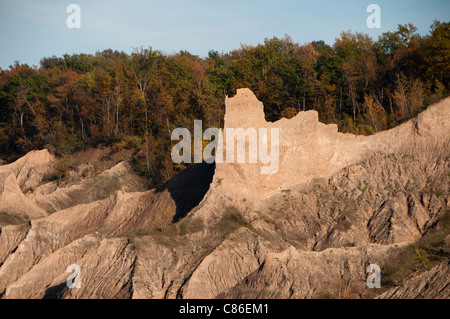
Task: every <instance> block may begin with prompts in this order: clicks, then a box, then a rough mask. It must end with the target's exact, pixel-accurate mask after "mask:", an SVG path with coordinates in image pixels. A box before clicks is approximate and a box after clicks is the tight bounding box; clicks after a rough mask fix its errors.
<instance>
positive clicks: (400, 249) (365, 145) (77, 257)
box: [0, 89, 450, 298]
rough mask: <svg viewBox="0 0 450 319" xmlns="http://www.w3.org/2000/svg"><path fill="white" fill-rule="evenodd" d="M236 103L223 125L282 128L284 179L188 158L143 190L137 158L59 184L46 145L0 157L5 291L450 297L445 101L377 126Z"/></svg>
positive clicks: (0, 290)
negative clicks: (75, 282)
mask: <svg viewBox="0 0 450 319" xmlns="http://www.w3.org/2000/svg"><path fill="white" fill-rule="evenodd" d="M226 105H227V112H226V119H225V125H226V127H243V128H246V127H255V128H259V127H269V128H270V127H272V126H277V127H279V128H280V144H281V145H280V165H279V170H278V173H277V174H273V175H261V174H260V171H259V168H258V164H225V163H223V164H217V165H215V164H205V163H203V164H193V165H191V166H189V167H188V168H187V169H186V170H185V171H183V172H181V173H179V174H177V175H175V176H174V177H173V178H172V179H171V180H170V181H168V182H167V183H166V184H164V185H161V187H159V188H157V189H153V190H145V186H144V183H143V181H142V179H141V178H140V177H139V176H137V175H136V174H135V173H134V172H133V170H132V169H131V166H130V163H129V161H128V160H123V161H118V162H117V163H116V162H114V163H112V164H111V165H109V166H106V167H103V169H102V170H100V171H98V172H97V171H95V170H91V173H89V174H84V173H83V171H85V169H86V168H89V167H92V166H93V163H95V162H100V160H99V158H100V157H96V158H90V159H86V158H84V159H83V161H80V162H79V163H74V164H73V167H72V168H71V170H70V174H69V175H70V176H69V177H70V178H69V179H68V180H67V181H64V182H61V183H60V182H59V181H57V180H49V179H48V178H46V176H47V175H48V174H49V173H51V172H52V170H54V168H55V165H57V164H58V162H59V160H58V159H56V158H54V157H53V156H51V155H50V154H49V153H48V151H46V150H42V151H35V152H30V153H29V154H27V155H26V156H25V157H23V158H21V159H19V160H18V161H17V162H15V163H12V164H9V165H4V166H2V167H0V207H1V210H0V222H1V223H0V296H1V297H2V298H348V297H351V298H376V297H378V298H449V297H450V289H449V278H450V276H449V274H450V273H449V271H450V270H449V267H448V265H449V252H450V205H449V189H450V185H449V177H450V167H449V156H450V148H449V105H450V99H446V100H443V101H441V102H439V103H437V104H435V105H432V106H430V107H429V108H428V109H427V110H426V111H425V112H423V113H421V114H420V115H419V116H418V117H417V118H414V119H412V120H411V121H409V122H407V123H405V124H403V125H401V126H399V127H397V128H395V129H393V130H390V131H386V132H382V133H377V134H375V135H373V136H370V137H362V136H353V135H350V134H341V133H338V132H337V131H336V127H335V126H334V125H324V124H322V123H319V122H318V121H317V113H315V112H313V111H308V112H301V113H299V115H297V116H296V117H295V118H293V119H291V120H286V119H282V120H280V121H278V122H275V123H267V122H266V121H265V120H264V114H263V106H262V104H261V103H260V102H259V101H258V100H257V99H256V98H255V97H254V95H253V94H252V93H251V92H250V91H249V90H247V89H243V90H238V92H237V94H236V96H235V97H233V98H230V99H228V100H227V103H226ZM95 151H97V150H95ZM75 157H76V156H75ZM306 164H308V165H306ZM71 264H76V265H78V266H79V267H80V270H81V272H80V276H81V287H80V288H72V289H70V288H69V287H68V286H67V282H66V281H67V278H68V277H69V275H70V273H68V272H66V269H67V267H68V266H69V265H71ZM369 264H377V265H379V266H380V268H381V270H382V274H381V276H382V277H381V288H379V289H369V288H368V287H367V285H366V276H367V274H366V272H365V271H366V267H367V266H368V265H369Z"/></svg>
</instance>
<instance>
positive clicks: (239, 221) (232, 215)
mask: <svg viewBox="0 0 450 319" xmlns="http://www.w3.org/2000/svg"><path fill="white" fill-rule="evenodd" d="M249 226H250V225H249V224H248V222H247V221H246V219H245V218H244V216H243V215H242V213H241V212H240V211H239V210H238V209H237V208H236V207H234V206H228V207H227V208H226V209H225V212H224V214H223V215H222V217H221V218H220V220H219V221H218V222H217V223H216V224H215V225H214V226H213V230H214V231H216V232H218V233H221V234H224V235H227V234H230V233H232V232H233V231H235V230H237V229H238V228H240V227H249Z"/></svg>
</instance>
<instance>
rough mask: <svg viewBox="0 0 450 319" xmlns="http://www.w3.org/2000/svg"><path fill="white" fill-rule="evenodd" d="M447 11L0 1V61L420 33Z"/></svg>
mask: <svg viewBox="0 0 450 319" xmlns="http://www.w3.org/2000/svg"><path fill="white" fill-rule="evenodd" d="M372 3H373V4H377V5H379V7H380V9H381V15H380V18H381V28H372V29H371V28H368V26H367V24H366V20H367V18H368V17H369V15H370V14H371V13H370V12H369V13H368V12H367V11H366V9H367V6H368V5H370V4H372ZM70 4H77V5H79V7H80V9H81V14H80V26H81V27H80V28H72V29H71V28H68V27H67V24H66V20H67V18H68V17H69V16H70V15H71V13H70V12H69V13H67V12H66V9H67V6H69V5H70ZM449 18H450V1H449V0H429V1H424V0H407V1H406V0H397V1H387V0H369V1H364V0H349V1H336V0H313V1H302V0H297V1H294V0H260V1H256V0H221V1H215V0H160V1H153V0H147V1H145V0H122V1H117V0H68V1H62V0H0V67H1V68H2V69H7V68H8V67H9V66H10V65H12V64H13V63H14V61H20V62H21V63H27V64H29V65H30V66H31V65H37V66H39V61H40V60H41V59H42V58H43V57H49V56H53V55H55V56H58V57H59V56H62V55H64V54H65V53H69V54H73V53H92V54H93V53H95V52H97V51H102V50H105V49H113V50H119V51H125V52H127V53H130V52H132V50H133V48H137V47H140V46H144V47H149V46H151V47H152V48H154V49H156V50H160V51H162V52H164V53H167V54H171V53H176V52H179V51H180V50H187V51H189V52H191V53H193V54H197V55H199V56H207V54H208V51H209V50H216V51H219V52H229V51H231V50H234V49H238V48H239V47H240V45H241V44H248V45H256V44H258V43H262V42H264V39H265V38H272V37H274V36H276V37H279V38H282V37H284V35H285V34H288V35H289V36H290V37H291V38H292V40H293V41H295V42H298V43H300V44H303V43H307V42H311V41H316V40H324V41H325V42H326V43H328V44H333V42H334V40H335V38H336V37H339V34H340V32H342V31H347V30H351V31H353V32H363V33H367V34H369V35H370V36H371V37H372V38H374V39H377V38H378V36H379V35H380V34H382V33H383V32H387V31H395V30H396V28H397V25H398V24H404V23H408V22H411V23H413V24H414V25H415V26H416V27H417V28H418V32H419V33H420V34H422V35H425V34H427V33H428V32H429V28H430V25H431V24H432V23H433V20H435V19H437V20H440V21H449V20H450V19H449Z"/></svg>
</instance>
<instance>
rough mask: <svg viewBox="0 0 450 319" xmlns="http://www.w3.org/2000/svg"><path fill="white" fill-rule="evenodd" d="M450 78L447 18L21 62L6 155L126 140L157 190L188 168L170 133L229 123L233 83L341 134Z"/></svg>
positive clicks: (13, 71)
mask: <svg viewBox="0 0 450 319" xmlns="http://www.w3.org/2000/svg"><path fill="white" fill-rule="evenodd" d="M449 81H450V22H439V21H434V23H433V24H432V25H431V27H430V30H429V32H428V34H427V35H425V36H422V35H420V34H419V33H418V32H417V28H416V27H415V26H414V25H413V24H410V23H408V24H405V25H398V28H397V30H395V31H390V32H385V33H383V34H382V35H381V36H379V38H378V39H377V40H373V39H372V38H371V37H369V36H368V35H366V34H363V33H358V32H351V31H344V32H342V33H341V34H340V36H339V37H338V38H336V39H335V42H334V43H333V44H332V45H328V44H326V43H325V42H324V41H313V42H311V43H304V44H299V43H295V42H293V41H292V39H291V38H290V37H289V36H288V35H286V36H285V37H284V38H281V39H280V38H276V37H274V38H266V39H265V40H264V43H260V44H258V45H245V44H242V45H241V47H240V48H239V49H235V50H233V51H230V52H227V53H223V52H222V53H219V52H217V51H214V50H211V51H209V53H208V56H207V57H199V56H196V55H193V54H191V53H189V52H187V51H180V52H178V53H176V54H166V53H164V52H161V51H158V50H157V49H154V48H152V47H144V46H143V47H140V48H136V49H134V50H133V52H132V53H131V54H127V53H125V52H119V51H113V50H111V49H109V50H104V51H101V52H97V53H95V54H72V55H70V54H65V55H64V56H62V57H56V56H52V57H45V58H43V59H42V60H41V62H40V66H39V67H31V66H29V65H27V64H21V63H20V62H15V63H14V65H11V66H10V67H9V69H7V70H1V69H0V158H3V159H4V160H5V161H7V162H9V161H13V160H15V159H17V158H18V157H19V156H22V155H23V154H25V153H27V152H29V151H31V150H36V149H42V148H47V149H48V150H49V151H51V152H52V153H53V154H55V155H56V156H59V157H62V156H68V155H70V154H73V153H74V152H77V151H79V150H83V149H87V148H90V147H98V146H99V145H107V146H110V147H112V148H113V149H121V148H130V149H133V150H135V152H134V156H133V165H134V168H135V170H136V171H137V172H138V173H139V174H140V175H142V176H145V177H146V178H148V180H149V185H150V186H152V187H153V186H156V185H159V184H161V183H162V182H165V181H167V180H168V179H169V178H170V177H171V176H173V174H175V173H176V172H179V171H180V170H182V169H183V168H184V167H185V166H184V165H182V164H178V165H177V164H174V163H173V162H172V160H171V158H170V150H171V147H172V146H173V144H174V141H172V140H171V131H172V130H173V129H175V128H177V127H186V128H188V129H190V130H193V124H194V120H196V119H200V120H203V124H204V126H207V127H223V117H224V107H225V105H224V101H225V96H226V95H228V96H233V95H234V94H235V92H236V89H238V88H242V87H247V88H250V89H251V90H252V91H253V92H254V93H255V95H256V96H257V97H258V99H259V100H260V101H262V102H263V103H264V108H265V114H266V119H267V120H268V121H276V120H278V119H280V118H282V117H286V118H291V117H293V116H295V115H296V114H297V113H298V112H299V111H305V110H311V109H314V110H317V111H318V113H319V119H320V121H321V122H323V123H336V124H337V125H338V128H339V131H341V132H350V133H354V134H364V135H370V134H374V133H375V132H378V131H382V130H386V129H389V128H392V127H394V126H396V125H398V124H400V123H402V122H404V121H406V120H408V119H410V118H412V117H414V116H415V115H417V114H418V113H419V112H421V111H423V110H424V109H425V108H426V107H427V106H428V105H430V104H432V103H435V102H437V101H439V100H440V99H442V98H444V97H446V96H448V95H449V91H450V84H449V83H450V82H449Z"/></svg>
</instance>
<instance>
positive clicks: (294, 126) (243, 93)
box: [215, 89, 450, 200]
mask: <svg viewBox="0 0 450 319" xmlns="http://www.w3.org/2000/svg"><path fill="white" fill-rule="evenodd" d="M224 122H225V125H224V128H225V131H226V129H228V128H235V129H236V128H243V129H244V130H247V129H249V128H254V129H256V130H257V131H258V129H259V128H266V129H268V130H269V131H270V130H271V129H273V128H276V129H278V130H279V165H278V171H277V172H275V173H273V174H266V175H265V174H261V167H264V166H267V165H264V164H262V163H261V162H260V161H258V162H257V163H255V164H252V163H248V160H247V161H246V163H244V164H237V155H236V154H235V160H234V162H235V163H234V164H230V163H222V164H218V165H217V172H216V175H215V179H216V180H217V179H220V180H221V184H223V187H224V188H226V192H227V193H234V194H236V195H237V194H242V193H245V194H246V195H248V196H247V198H253V197H254V198H255V199H256V200H259V198H260V197H264V196H268V195H272V194H274V193H276V192H278V191H279V189H280V187H281V188H285V189H286V188H289V187H291V186H293V185H298V184H301V183H305V182H308V181H311V180H312V179H313V178H329V177H330V176H331V175H333V174H335V173H337V172H338V171H340V170H341V169H343V168H344V167H346V166H348V165H350V164H352V163H355V162H358V161H360V160H362V159H363V157H365V156H367V155H368V154H372V153H374V152H383V153H397V152H399V151H401V150H405V149H410V148H412V147H418V146H420V145H423V144H430V143H432V144H438V143H448V139H449V133H448V132H449V131H450V100H449V99H447V100H445V101H443V102H441V103H440V104H439V105H438V106H436V105H434V106H431V107H430V108H429V109H428V110H427V111H426V112H424V113H422V114H420V115H419V116H418V117H417V118H415V119H414V120H411V121H409V122H407V123H405V124H403V125H400V126H398V127H396V128H394V129H392V130H389V131H386V132H380V133H377V134H374V135H372V136H357V135H353V134H343V133H339V132H338V130H337V125H336V124H329V125H326V124H323V123H320V122H319V120H318V113H317V112H316V111H312V110H311V111H307V112H299V113H298V114H297V116H295V117H294V118H292V119H289V120H288V119H284V118H283V119H281V120H279V121H276V122H274V123H272V122H267V121H266V120H265V119H264V110H263V105H262V103H261V102H260V101H258V99H257V98H256V96H255V95H254V94H253V92H251V91H250V90H249V89H239V90H237V93H236V95H235V96H234V97H232V98H227V99H226V113H225V120H224ZM224 136H225V137H224V140H225V146H224V148H226V133H224ZM268 139H269V144H270V141H271V139H270V134H269V137H268ZM443 145H444V144H443ZM247 148H248V145H247ZM247 151H248V149H247ZM247 156H248V153H247ZM247 158H248V157H247Z"/></svg>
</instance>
